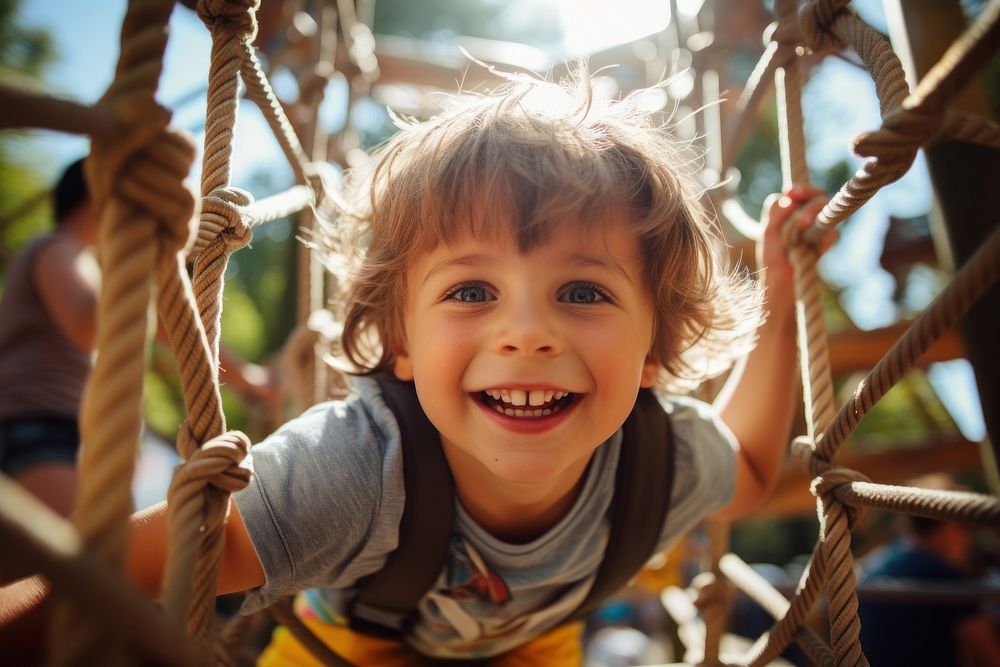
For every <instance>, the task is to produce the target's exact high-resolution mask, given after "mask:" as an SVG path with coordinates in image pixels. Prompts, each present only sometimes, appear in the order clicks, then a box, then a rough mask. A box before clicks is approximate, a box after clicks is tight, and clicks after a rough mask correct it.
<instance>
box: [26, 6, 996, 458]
mask: <svg viewBox="0 0 1000 667" xmlns="http://www.w3.org/2000/svg"><path fill="white" fill-rule="evenodd" d="M393 4H395V5H396V7H395V8H393ZM450 4H451V5H453V6H454V7H459V6H460V5H461V4H462V3H456V2H452V3H450ZM448 5H449V3H446V2H434V3H429V4H428V3H409V5H406V4H405V3H403V4H402V5H401V4H400V3H380V6H387V7H389V9H386V11H385V12H383V13H382V14H380V13H379V12H378V10H376V16H375V19H376V21H375V26H374V27H375V31H376V32H379V31H380V25H379V19H380V18H384V16H383V15H384V14H386V13H387V12H389V11H390V10H392V11H395V12H396V13H397V14H399V15H397V16H396V18H395V19H393V20H392V21H388V20H387V21H386V23H390V24H391V25H390V26H389V30H390V31H395V32H396V33H398V34H403V35H406V36H417V37H421V38H422V39H423V40H425V42H426V44H427V45H428V46H427V47H426V48H428V49H435V50H437V51H439V52H440V53H442V54H444V55H445V56H446V57H449V58H461V57H462V56H461V53H460V52H459V51H458V48H457V46H456V44H455V38H456V34H457V31H458V30H460V29H461V26H460V25H459V21H458V20H457V19H454V18H453V16H454V15H453V14H450V13H449V12H448ZM480 5H481V8H482V9H481V11H480V14H481V17H482V20H481V21H480V22H479V23H478V24H477V23H476V22H475V21H472V22H471V25H472V28H471V29H470V28H469V24H470V21H469V20H468V18H465V19H463V21H464V23H465V28H464V30H465V32H466V33H467V34H469V33H473V32H474V31H478V34H477V35H476V36H479V37H489V38H497V39H502V40H506V41H508V42H511V44H510V46H509V48H510V49H512V51H511V54H510V58H511V60H517V61H518V62H521V63H526V64H527V65H528V66H530V67H533V68H534V69H536V70H540V71H544V70H545V69H547V68H550V67H552V66H553V65H555V64H558V63H559V62H561V61H564V60H566V59H571V58H576V57H585V56H587V55H588V54H591V53H593V52H595V51H598V50H601V49H604V48H607V47H610V46H613V45H616V44H621V43H625V42H631V41H633V40H636V39H638V38H641V37H643V36H645V35H649V34H652V33H655V32H658V31H660V30H662V29H664V27H665V26H666V25H667V24H668V22H669V20H670V15H669V3H667V2H664V1H662V0H621V1H618V2H614V3H609V2H607V1H601V0H583V1H581V0H576V1H571V0H545V1H543V0H515V1H513V2H498V1H496V0H485V1H484V2H482V3H480ZM700 5H701V2H699V0H684V1H682V2H679V3H678V8H679V11H681V12H688V13H694V12H697V10H698V8H699V7H700ZM854 6H855V8H856V9H857V10H858V11H859V13H860V14H861V15H862V17H863V18H864V19H865V20H866V21H868V22H869V23H871V24H872V25H873V26H874V27H875V28H877V29H879V30H881V31H883V32H885V30H886V27H885V17H884V15H883V13H882V8H881V7H882V6H881V2H880V1H872V0H867V1H859V2H855V3H854ZM407 7H409V9H407ZM612 8H613V11H612V10H611V9H612ZM433 9H438V10H439V13H438V15H437V16H434V15H433ZM408 11H409V12H410V13H409V14H408V13H407V12H408ZM124 12H125V2H124V1H123V0H94V1H91V2H74V1H69V0H50V1H46V2H24V3H21V6H20V11H19V14H18V15H17V17H16V20H17V21H18V22H19V23H20V24H21V25H23V26H24V27H25V28H33V29H39V30H42V31H45V32H47V33H48V34H49V35H50V36H51V39H52V43H53V45H54V48H55V58H54V60H53V62H52V64H51V65H50V66H49V67H47V68H46V69H45V70H44V71H43V79H44V82H45V84H46V85H47V86H48V87H49V88H50V89H51V90H52V91H54V92H57V93H59V94H62V95H65V96H68V97H71V98H74V99H77V100H80V101H84V102H93V101H95V100H97V99H98V97H100V95H101V94H102V92H103V91H104V89H105V88H106V87H107V86H108V84H109V83H110V81H111V78H112V75H113V72H114V65H115V60H116V58H117V53H118V34H119V26H120V23H121V19H122V17H123V15H124ZM466 13H468V12H466ZM408 20H409V21H410V22H409V23H407V21H408ZM400 25H402V26H403V28H402V29H401V28H400ZM409 26H414V28H413V29H412V30H409V29H408V27H409ZM407 33H409V34H407ZM513 42H519V43H521V46H520V48H519V50H518V47H517V46H516V45H515V44H513ZM210 46H211V43H210V38H209V35H208V33H207V31H206V29H205V28H204V26H203V24H202V23H201V21H200V20H199V19H198V18H197V16H196V15H195V14H194V12H191V11H189V10H186V9H184V8H182V7H178V8H177V9H176V10H175V11H174V13H173V17H172V20H171V40H170V42H169V46H168V49H167V56H166V63H165V69H164V75H163V78H162V83H161V89H160V93H159V98H160V100H161V101H162V102H163V103H164V104H166V105H167V106H169V107H171V108H173V109H175V117H174V118H175V123H176V124H178V125H179V126H181V127H184V128H186V129H188V130H190V131H191V132H192V133H194V134H195V135H200V134H201V132H202V127H203V118H204V104H205V95H204V92H205V88H206V75H207V71H208V62H209V51H210ZM286 74H287V73H286ZM458 84H459V82H458V81H456V88H457V86H458ZM273 85H274V87H275V89H276V92H278V94H279V96H280V95H283V94H285V95H290V94H294V92H295V90H294V85H295V83H294V81H293V80H291V77H290V75H289V76H287V77H283V76H282V73H281V72H280V71H278V72H275V73H274V74H273ZM804 110H805V118H806V136H807V140H808V143H809V159H810V162H811V164H812V166H813V168H814V169H817V170H827V169H832V168H835V167H837V166H838V165H848V166H849V167H850V170H853V169H854V168H855V167H856V166H857V165H858V164H859V163H860V162H859V161H858V160H857V158H855V157H854V156H852V155H851V154H850V151H849V145H850V140H851V138H852V137H854V136H855V135H856V134H857V133H858V132H860V131H863V130H868V129H872V128H875V127H877V126H878V125H879V124H880V118H879V113H878V106H877V104H876V101H875V95H874V88H873V85H872V83H871V81H870V78H869V76H868V75H867V74H866V73H865V72H863V71H862V70H860V69H859V68H857V67H856V66H854V65H852V64H849V63H847V62H844V61H841V60H837V59H832V58H827V59H826V60H824V62H823V64H822V65H820V66H819V67H818V68H816V70H815V71H814V72H813V73H812V78H811V80H810V82H809V84H808V86H807V88H806V93H805V99H804ZM352 113H353V114H355V115H354V118H353V121H354V123H355V124H356V125H357V126H358V127H359V128H360V129H361V130H362V132H364V131H365V129H366V128H368V127H371V128H373V131H376V132H377V131H378V128H382V127H384V126H385V125H386V122H387V121H386V114H385V111H384V108H382V106H380V105H379V104H377V103H375V102H371V101H368V102H364V103H361V104H359V105H358V107H357V108H356V109H355V110H354V111H353V112H352ZM320 114H321V123H322V125H323V126H324V127H325V128H326V129H328V130H330V131H336V130H337V129H339V128H341V127H342V126H343V125H344V123H345V120H346V118H347V114H348V109H347V84H346V83H345V82H344V81H343V80H342V79H334V80H333V81H332V82H331V84H330V89H329V90H328V92H327V96H326V99H325V101H324V103H323V106H322V107H321V110H320ZM199 138H200V136H199ZM86 151H87V141H86V140H84V139H82V138H77V137H66V136H62V135H58V134H55V133H48V132H32V133H28V134H27V135H25V136H24V137H23V138H21V139H19V140H17V141H16V142H15V143H14V146H13V148H12V150H9V151H8V153H7V157H8V159H11V160H14V161H17V162H22V163H24V164H30V165H31V166H32V167H33V168H35V169H36V170H37V171H38V172H39V173H40V174H41V175H42V176H43V177H44V178H45V180H46V181H51V180H53V179H54V178H55V177H56V175H57V174H58V172H59V170H60V169H61V167H62V166H63V165H64V164H65V163H67V162H69V161H70V160H72V159H73V158H75V157H77V156H79V155H82V154H84V153H85V152H86ZM196 169H197V167H196ZM769 170H770V172H771V173H769ZM846 173H848V174H849V173H850V171H846ZM195 177H197V174H195ZM744 179H749V181H748V183H747V186H746V187H745V188H743V190H744V191H743V192H741V194H742V195H743V199H744V203H745V204H746V205H747V207H748V208H753V207H755V206H759V204H760V202H761V201H762V200H763V198H764V196H765V195H766V194H767V193H768V192H770V191H771V190H773V189H774V187H775V183H777V182H778V174H777V168H776V166H773V165H772V166H770V167H768V166H767V165H764V166H761V167H759V168H758V170H757V173H754V174H748V175H744ZM233 182H234V184H236V185H244V186H247V187H250V186H253V187H252V188H251V189H252V190H253V191H254V192H255V193H256V194H258V196H259V195H261V194H267V193H268V192H274V191H278V190H281V189H283V188H285V187H287V186H288V185H289V184H291V182H292V172H291V170H290V168H288V166H287V164H286V162H285V160H284V159H282V157H281V154H280V152H279V151H278V149H277V145H276V143H275V141H274V139H273V138H272V136H271V133H270V131H268V129H267V127H266V124H265V123H264V121H263V119H262V117H261V115H260V113H259V112H258V111H257V109H256V107H254V106H253V105H251V104H244V105H243V106H242V108H241V110H240V116H239V125H238V129H237V136H236V140H235V158H234V174H233ZM262 189H263V191H262ZM930 207H931V191H930V186H929V181H928V177H927V172H926V167H925V165H924V163H923V160H922V158H918V160H917V163H916V165H915V167H914V168H913V170H911V172H910V173H909V174H908V175H906V176H905V177H904V178H903V179H901V180H900V181H899V182H898V183H896V184H893V185H891V186H889V187H887V188H885V190H884V191H883V192H882V193H881V194H880V195H878V196H877V197H876V198H875V199H874V200H873V201H872V202H871V203H870V204H869V205H868V206H866V207H865V208H864V209H862V211H861V212H860V213H858V214H857V215H856V216H854V219H852V220H851V221H850V222H849V224H845V225H844V226H843V227H842V230H841V231H842V239H841V242H840V243H839V244H838V246H837V247H836V248H835V249H834V250H833V251H831V252H830V253H829V254H828V256H827V257H826V258H825V259H824V260H823V262H822V267H821V269H822V273H823V275H824V277H825V279H826V280H827V281H828V282H829V283H830V284H831V285H832V286H834V287H835V288H836V289H837V290H838V294H839V298H840V304H841V306H842V307H843V309H844V312H845V313H846V314H847V316H848V317H849V318H850V320H851V321H852V322H853V323H854V324H855V325H856V326H857V327H859V328H861V329H873V328H876V327H881V326H885V325H888V324H891V323H893V322H895V321H897V320H898V319H899V318H900V317H905V316H907V315H909V314H911V313H912V312H916V311H918V310H919V309H920V308H922V307H923V306H924V305H925V304H926V303H927V301H928V300H929V299H930V298H931V297H932V296H933V294H935V293H936V291H937V290H938V289H939V288H940V286H941V284H942V276H941V275H939V272H937V271H936V270H935V269H931V268H925V269H920V270H917V271H913V272H911V275H910V277H909V278H908V282H907V284H906V285H905V290H906V294H905V295H904V297H903V298H902V299H901V300H900V299H899V298H898V295H897V298H896V299H894V298H893V295H894V293H895V292H896V291H897V289H898V287H897V285H896V283H895V280H894V279H893V277H892V276H891V275H889V274H888V273H887V272H886V271H884V270H883V269H882V268H881V267H880V265H879V256H880V253H881V250H882V248H881V240H882V238H883V236H884V234H885V228H886V226H887V225H888V221H889V217H890V216H896V217H899V218H916V217H920V216H925V215H927V213H928V211H929V209H930ZM290 233H292V232H291V229H290V228H289V227H288V226H284V227H282V226H275V227H273V228H271V229H269V230H268V231H267V232H265V234H268V235H269V237H270V238H272V239H273V240H276V241H280V240H283V239H285V238H287V237H288V235H289V234H290ZM234 270H237V271H238V265H237V267H236V268H235V269H234ZM901 310H905V311H909V312H900V311H901ZM927 377H928V379H929V381H930V382H931V384H932V386H933V387H934V388H935V390H936V394H937V396H938V397H939V399H940V400H941V401H942V402H943V403H944V404H945V405H946V407H947V409H948V412H949V413H950V415H951V417H952V418H953V419H954V420H955V422H956V423H957V425H958V426H959V428H960V429H961V431H962V433H963V435H964V436H965V437H966V438H968V439H970V440H981V439H982V438H983V437H984V435H985V427H984V424H983V420H982V415H981V408H980V407H979V402H978V397H977V394H976V390H975V384H974V378H973V376H972V373H971V369H970V367H969V366H968V364H967V363H966V362H965V361H964V360H956V361H952V362H947V363H942V364H935V365H934V366H933V367H932V368H931V369H929V372H928V374H927Z"/></svg>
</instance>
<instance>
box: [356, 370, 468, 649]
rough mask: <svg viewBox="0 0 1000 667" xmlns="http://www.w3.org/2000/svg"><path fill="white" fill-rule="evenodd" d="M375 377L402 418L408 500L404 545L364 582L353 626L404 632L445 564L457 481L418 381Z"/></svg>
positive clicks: (374, 632) (367, 630) (382, 632)
mask: <svg viewBox="0 0 1000 667" xmlns="http://www.w3.org/2000/svg"><path fill="white" fill-rule="evenodd" d="M376 380H377V382H378V385H379V387H380V388H381V390H382V397H383V398H384V399H385V403H386V405H387V406H389V409H390V410H392V413H393V414H394V415H395V417H396V422H397V423H398V424H399V431H400V434H401V437H402V447H403V477H404V480H405V486H406V504H405V506H404V508H403V517H402V520H401V522H400V526H399V546H397V547H396V549H395V550H394V551H393V552H392V553H390V554H389V557H388V559H387V560H386V563H385V566H383V568H382V569H381V570H379V571H378V572H376V573H375V574H374V575H373V576H372V577H370V578H369V579H368V580H367V582H366V583H363V584H362V586H363V588H362V590H361V592H360V593H359V594H358V596H357V598H356V599H355V601H354V604H353V607H352V609H351V610H350V613H349V618H350V623H351V629H353V630H356V631H358V632H363V633H365V634H371V635H377V636H382V637H399V635H400V634H402V633H403V632H405V631H406V629H407V628H408V627H409V625H410V623H411V621H412V618H413V615H414V612H415V611H416V608H417V603H419V602H420V599H421V598H422V597H423V596H424V594H425V593H427V591H429V590H430V589H431V588H432V587H433V585H434V582H435V581H437V578H438V576H439V575H440V573H441V569H442V568H443V567H444V562H445V557H446V556H447V553H448V542H449V540H450V539H451V535H452V529H453V524H454V514H455V485H454V481H453V480H452V477H451V470H450V469H449V468H448V462H447V461H446V460H445V457H444V450H442V449H441V440H440V436H439V435H438V432H437V430H436V429H435V428H434V426H433V425H432V424H431V422H430V420H429V419H427V415H425V414H424V411H423V409H421V407H420V403H419V401H418V400H417V392H416V389H415V387H414V385H413V383H412V382H402V381H400V380H396V379H395V378H390V377H387V376H380V377H377V378H376Z"/></svg>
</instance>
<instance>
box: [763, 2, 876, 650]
mask: <svg viewBox="0 0 1000 667" xmlns="http://www.w3.org/2000/svg"><path fill="white" fill-rule="evenodd" d="M845 4H846V3H845V2H842V1H837V2H817V3H815V4H814V5H812V11H810V12H807V13H805V14H802V16H808V17H811V18H812V19H813V21H812V22H809V21H807V22H805V24H806V25H804V26H803V32H804V33H808V32H809V30H808V26H824V25H827V24H828V22H829V20H830V19H831V18H833V17H840V16H844V14H843V12H842V8H843V6H844V5H845ZM794 10H795V3H794V2H792V1H791V0H788V1H783V2H780V3H779V4H778V12H779V14H778V15H779V21H780V20H781V19H782V18H785V17H787V16H789V15H790V14H791V13H792V12H794ZM837 20H838V21H839V19H837ZM813 34H814V35H815V34H816V33H815V32H814V33H813ZM820 34H824V35H825V34H827V32H826V31H820ZM815 46H825V45H824V44H822V43H819V44H816V45H815ZM776 75H777V76H776V85H777V88H778V92H779V109H780V115H779V118H780V123H779V130H780V137H781V146H782V174H783V177H784V182H785V187H786V188H788V187H790V186H791V185H792V184H794V183H808V182H809V170H808V166H807V164H806V157H805V140H804V137H803V134H802V127H803V122H802V108H801V89H802V77H801V69H800V67H799V63H798V62H795V63H792V64H791V65H790V66H789V67H786V68H783V69H779V70H778V71H777V72H776ZM817 259H818V253H817V251H816V250H815V249H814V248H813V247H811V246H809V245H806V244H805V243H796V244H794V245H793V246H792V249H791V263H792V268H793V273H794V276H795V310H796V323H797V329H798V340H799V348H800V354H801V355H802V357H803V358H802V363H801V367H802V373H803V390H804V395H805V400H806V423H807V425H808V427H809V435H810V437H814V435H815V434H816V433H819V432H822V431H823V429H824V428H825V427H826V425H827V424H828V423H829V421H830V418H831V417H832V410H833V400H834V399H833V381H832V377H831V372H830V361H829V353H828V347H827V338H826V327H825V324H824V322H823V304H822V298H821V296H822V295H821V291H820V281H819V277H818V275H817V273H816V260H817ZM819 501H820V502H819V503H818V504H817V512H818V513H819V515H820V526H821V531H820V541H821V545H822V553H823V560H824V562H825V563H826V565H827V569H828V572H829V575H830V583H829V588H828V590H829V591H830V596H829V597H830V626H831V633H830V634H831V643H832V648H833V652H834V655H835V656H836V661H837V664H838V665H841V666H842V667H843V666H846V665H867V664H868V661H867V659H865V657H864V654H863V653H861V649H860V645H859V642H858V637H859V634H860V630H861V626H860V623H859V621H858V615H857V606H858V602H857V596H856V595H855V593H854V572H853V569H852V564H853V563H852V557H851V535H850V530H849V528H848V522H847V518H846V515H845V512H844V510H843V506H842V505H841V504H840V503H839V502H837V501H836V497H835V496H831V495H821V496H820V497H819Z"/></svg>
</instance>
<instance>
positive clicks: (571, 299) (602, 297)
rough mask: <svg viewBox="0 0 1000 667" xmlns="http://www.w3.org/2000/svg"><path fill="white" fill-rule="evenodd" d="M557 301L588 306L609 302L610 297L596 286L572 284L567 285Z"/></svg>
mask: <svg viewBox="0 0 1000 667" xmlns="http://www.w3.org/2000/svg"><path fill="white" fill-rule="evenodd" d="M559 300H560V301H564V302H566V303H577V304H589V303H600V302H602V301H607V302H610V301H611V295H610V294H608V293H607V292H606V291H605V290H603V289H601V288H600V287H598V286H597V285H594V284H591V283H573V284H571V285H567V286H566V288H565V289H564V290H563V292H562V294H560V295H559Z"/></svg>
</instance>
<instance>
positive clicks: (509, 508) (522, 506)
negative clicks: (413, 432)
mask: <svg viewBox="0 0 1000 667" xmlns="http://www.w3.org/2000/svg"><path fill="white" fill-rule="evenodd" d="M450 450H451V448H449V447H447V446H446V447H445V455H446V457H447V458H448V464H449V466H450V467H451V471H452V475H453V476H454V479H455V492H456V493H457V494H458V500H459V502H461V503H462V507H463V508H464V509H465V511H466V512H467V513H468V514H469V516H470V517H472V519H473V520H475V521H476V523H478V524H479V525H480V526H481V527H482V528H483V529H485V530H486V531H487V532H489V533H490V534H491V535H493V536H494V537H496V538H497V539H500V540H503V541H505V542H509V543H512V544H523V543H525V542H530V541H532V540H534V539H537V538H539V537H541V536H542V535H544V534H545V533H546V531H548V530H549V529H551V528H552V527H553V526H555V525H556V524H557V523H559V520H560V519H562V518H563V517H564V516H566V514H567V513H568V512H569V510H570V509H571V508H572V507H573V504H574V503H575V502H576V499H577V497H578V496H579V494H580V489H581V487H582V486H583V481H584V478H585V473H586V471H587V465H588V464H589V462H590V461H589V458H588V459H585V460H581V461H579V462H577V463H575V464H574V465H573V466H572V467H571V469H567V470H565V471H563V473H562V474H560V475H559V476H558V478H555V479H551V480H545V481H544V482H539V483H532V484H518V483H513V482H508V481H505V480H502V479H499V478H497V477H496V476H495V475H493V474H492V473H491V472H490V471H488V470H487V469H486V468H484V467H482V466H481V465H479V464H478V463H477V462H474V461H471V460H469V459H468V458H466V457H465V455H464V454H462V453H461V452H454V451H453V450H451V451H450Z"/></svg>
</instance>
